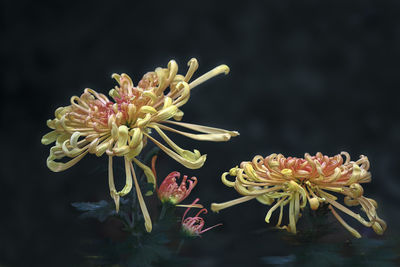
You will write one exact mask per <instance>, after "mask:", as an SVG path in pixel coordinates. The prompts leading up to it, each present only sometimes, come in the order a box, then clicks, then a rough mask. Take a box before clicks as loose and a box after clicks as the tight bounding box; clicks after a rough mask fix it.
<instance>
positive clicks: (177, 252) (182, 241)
mask: <svg viewBox="0 0 400 267" xmlns="http://www.w3.org/2000/svg"><path fill="white" fill-rule="evenodd" d="M184 243H185V239H184V238H182V239H181V241H180V242H179V245H178V248H177V249H176V254H179V252H181V249H182V247H183V244H184Z"/></svg>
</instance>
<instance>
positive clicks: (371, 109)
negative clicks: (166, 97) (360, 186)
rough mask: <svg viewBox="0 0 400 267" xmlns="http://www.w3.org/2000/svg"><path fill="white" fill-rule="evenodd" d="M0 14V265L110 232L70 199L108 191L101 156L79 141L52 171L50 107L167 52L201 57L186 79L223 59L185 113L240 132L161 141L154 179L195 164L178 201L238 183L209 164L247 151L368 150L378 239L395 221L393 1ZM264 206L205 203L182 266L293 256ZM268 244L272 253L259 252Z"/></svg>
mask: <svg viewBox="0 0 400 267" xmlns="http://www.w3.org/2000/svg"><path fill="white" fill-rule="evenodd" d="M0 14H1V23H0V24H1V25H2V27H1V28H0V29H1V30H0V33H1V45H0V49H1V54H0V56H1V63H2V64H1V65H2V71H1V79H0V85H1V91H0V96H1V99H2V104H1V105H0V108H1V112H0V118H1V125H2V127H1V132H0V136H1V140H2V142H1V143H2V147H3V152H2V153H1V154H0V157H1V162H2V163H1V169H0V170H1V174H0V176H1V178H0V188H1V194H0V199H1V202H0V203H1V207H2V213H1V218H0V266H80V265H81V264H82V262H83V257H84V255H82V254H83V253H82V249H81V247H82V246H83V244H84V243H85V240H90V239H91V238H104V239H106V238H111V239H113V238H114V237H115V236H117V235H118V233H115V231H117V230H116V229H115V225H113V224H111V223H107V222H106V223H99V222H96V221H94V220H79V219H78V216H79V213H78V212H77V211H75V210H74V209H73V208H72V207H71V202H78V201H99V200H102V199H107V200H108V198H109V191H108V183H107V158H106V157H102V158H96V157H95V156H93V155H89V156H86V157H85V158H84V159H83V160H82V161H81V162H80V163H79V164H77V165H75V166H74V167H72V168H70V169H68V170H66V171H64V172H61V173H53V172H51V171H50V170H49V169H48V168H47V167H46V158H47V156H48V153H49V149H50V146H44V145H42V144H41V143H40V139H41V137H42V136H43V135H44V134H46V133H47V132H48V131H49V129H48V128H47V126H46V120H47V119H50V118H53V117H54V110H55V109H56V108H57V107H60V106H66V105H68V104H69V99H70V97H71V96H73V95H80V94H81V93H82V91H83V89H84V88H87V87H89V88H92V89H95V90H96V91H98V92H101V93H104V94H107V93H108V91H109V90H110V89H111V88H112V87H114V86H115V81H114V80H112V79H111V74H112V73H114V72H115V73H127V74H129V75H130V76H131V77H132V79H133V81H134V83H135V84H137V82H138V81H139V80H140V79H141V77H142V75H143V74H144V73H146V72H148V71H152V70H154V69H155V68H156V67H158V66H162V67H165V66H166V65H167V63H168V61H169V60H170V59H175V60H176V61H177V63H178V64H179V66H180V73H185V72H186V69H187V67H186V63H187V62H188V61H189V59H190V58H192V57H196V58H197V59H198V61H199V64H200V66H199V69H198V71H197V72H196V74H195V77H197V76H199V75H200V74H202V73H205V72H207V71H208V70H210V69H211V68H213V67H215V66H217V65H219V64H227V65H228V66H229V67H230V68H231V72H230V73H229V74H228V75H227V76H224V75H221V76H218V77H216V78H214V79H212V80H210V81H208V82H207V83H205V84H203V85H201V86H199V87H197V88H195V89H194V91H193V93H192V95H191V98H190V101H189V102H188V103H187V104H186V105H185V106H184V107H183V111H184V112H185V116H184V118H183V121H186V122H192V123H196V124H200V125H208V126H213V127H218V128H223V129H230V130H237V131H239V132H240V134H241V135H240V136H239V137H236V138H233V139H232V140H231V141H229V142H226V143H211V142H199V141H193V140H190V139H188V138H185V137H182V136H174V135H172V134H171V136H172V137H173V139H174V141H176V143H177V144H179V145H180V146H181V147H183V148H186V149H190V150H193V149H199V150H200V151H201V152H202V153H204V154H207V155H208V157H207V161H206V164H205V166H204V167H203V168H202V169H199V170H189V169H186V168H184V167H183V166H181V165H179V164H177V163H176V162H174V161H173V160H172V159H170V158H169V157H167V156H166V155H165V154H161V155H160V157H159V161H158V162H159V165H158V172H159V177H165V176H166V175H167V174H168V173H170V172H171V171H174V170H177V171H180V172H181V173H184V174H187V175H192V176H197V177H198V179H199V184H198V185H197V187H196V188H195V190H194V191H193V193H192V194H191V196H190V197H189V199H188V201H189V200H192V199H194V198H196V197H200V199H201V202H202V203H203V204H204V205H205V206H207V207H209V205H210V204H211V203H212V202H223V201H227V200H231V199H233V198H236V197H238V194H237V193H236V191H234V190H233V189H231V188H227V187H226V186H224V185H223V184H222V183H221V181H220V175H221V174H222V172H224V171H227V170H229V169H230V168H231V167H234V166H236V165H238V164H239V163H240V162H241V161H247V160H251V159H252V158H253V156H255V155H258V154H260V155H263V156H267V155H269V154H271V153H282V154H284V155H286V156H296V157H302V156H303V155H304V153H305V152H309V153H311V154H315V153H316V152H318V151H321V152H322V153H324V154H327V155H335V154H338V153H340V152H341V151H348V152H349V153H350V155H351V156H352V158H353V159H358V157H359V156H360V155H367V156H368V158H369V159H370V162H371V169H370V171H371V173H372V177H373V178H372V182H371V183H370V184H366V185H365V186H364V189H365V195H367V196H368V197H372V198H374V199H376V200H377V201H378V203H379V210H378V213H379V215H380V217H381V218H383V219H384V220H386V221H387V223H388V230H387V232H386V233H385V235H384V236H383V237H381V239H382V238H383V239H390V238H391V237H393V236H396V235H398V234H399V230H400V228H399V223H400V215H399V214H400V213H399V211H400V208H399V206H398V205H399V200H400V180H399V175H398V173H397V167H398V166H399V156H398V155H399V153H398V148H399V145H400V122H399V115H400V105H399V97H398V94H397V92H398V89H399V87H400V75H399V72H400V65H399V64H400V63H399V62H400V48H399V47H400V3H399V2H398V1H351V3H350V2H349V1H324V2H323V3H322V2H320V1H286V0H280V1H266V2H264V3H263V2H261V1H245V2H244V3H242V4H240V5H235V4H232V3H231V2H217V1H197V2H189V1H186V2H180V3H174V2H171V1H162V2H153V1H140V2H134V1H126V2H121V1H112V2H109V3H105V2H101V1H95V2H85V3H83V2H80V3H73V2H71V1H60V2H58V3H55V2H51V3H44V2H42V3H39V2H37V1H4V2H2V3H1V4H0ZM120 163H121V164H122V162H120ZM121 168H122V165H121ZM120 178H121V179H122V180H123V177H122V176H120ZM122 183H123V181H120V184H122ZM146 201H149V202H152V201H153V202H154V201H155V200H154V199H153V200H151V198H148V200H146ZM188 201H187V202H188ZM267 210H268V207H267V206H264V205H262V204H260V203H258V202H257V201H250V202H247V203H243V204H241V205H238V206H235V207H232V208H230V209H226V210H223V211H221V212H220V213H219V214H215V213H212V212H210V213H209V214H207V215H206V224H207V225H213V224H216V223H219V222H222V223H223V227H219V228H216V229H214V230H212V231H210V232H207V233H206V234H204V235H203V237H202V238H200V239H197V240H193V242H190V243H187V244H185V246H184V248H183V250H182V255H184V256H186V257H189V258H191V259H193V261H192V263H191V266H242V265H245V264H246V265H248V266H258V265H261V266H262V265H263V264H264V263H265V264H267V263H271V264H273V259H278V260H279V259H284V260H287V261H289V262H290V261H291V259H292V258H291V257H292V256H291V255H293V254H294V252H293V251H292V248H291V247H290V246H288V245H287V243H286V242H284V241H282V238H280V236H279V234H277V233H276V232H274V231H271V230H270V229H271V227H272V226H273V225H274V222H275V221H273V223H272V224H271V225H267V224H266V223H265V222H264V217H265V214H266V212H267ZM275 215H276V216H277V214H275ZM276 216H274V218H275V219H276ZM329 216H330V217H332V216H331V215H329ZM344 217H345V216H344ZM345 219H346V221H347V222H348V223H349V224H350V225H352V226H354V227H355V228H356V229H358V230H359V231H360V232H361V233H362V234H363V235H365V236H366V237H367V238H372V239H375V238H377V237H376V235H375V233H373V232H371V231H370V229H366V228H365V227H363V226H361V225H360V224H359V223H358V222H356V221H355V220H353V219H351V218H349V217H345ZM300 221H301V220H300ZM332 223H333V224H337V225H338V226H339V227H338V228H337V231H336V233H335V235H334V236H333V237H331V238H332V240H333V239H335V238H336V239H338V240H342V241H343V242H344V240H347V241H348V240H352V237H351V236H350V235H349V234H348V233H347V232H346V231H345V230H344V229H342V227H341V226H340V225H339V224H338V223H337V222H336V221H335V220H334V219H333V220H332ZM378 239H379V238H378ZM394 249H396V250H397V251H399V247H396V248H394ZM370 256H372V255H370ZM271 257H272V258H271ZM273 257H276V258H273ZM279 257H286V258H279ZM314 257H315V258H316V259H315V260H321V259H323V257H322V256H321V257H322V258H321V257H320V256H318V255H317V256H315V255H314ZM372 257H373V256H372ZM266 258H267V259H269V260H271V259H272V262H271V261H269V260H267V261H264V262H263V261H262V260H260V259H266ZM280 263H282V262H280Z"/></svg>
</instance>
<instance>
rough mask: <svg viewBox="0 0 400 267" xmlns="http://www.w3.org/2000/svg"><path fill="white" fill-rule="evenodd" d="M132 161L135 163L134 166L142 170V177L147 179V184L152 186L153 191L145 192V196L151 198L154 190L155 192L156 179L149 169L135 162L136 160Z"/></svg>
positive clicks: (137, 161)
mask: <svg viewBox="0 0 400 267" xmlns="http://www.w3.org/2000/svg"><path fill="white" fill-rule="evenodd" d="M133 161H134V162H135V164H136V165H138V166H139V168H141V169H142V170H143V172H144V175H146V177H147V182H148V183H150V184H153V191H151V190H149V191H147V192H146V196H151V195H152V194H153V192H154V190H156V177H155V176H154V173H153V171H152V170H151V169H150V168H149V167H147V166H146V165H144V164H143V163H141V162H140V161H139V160H137V159H136V158H133Z"/></svg>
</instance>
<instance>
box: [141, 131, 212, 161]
mask: <svg viewBox="0 0 400 267" xmlns="http://www.w3.org/2000/svg"><path fill="white" fill-rule="evenodd" d="M144 135H146V136H147V137H148V138H149V139H150V140H151V141H152V142H153V143H154V144H156V145H157V146H158V147H159V148H161V149H162V150H163V151H164V152H165V153H166V154H167V155H168V156H170V157H171V158H173V159H174V160H176V161H177V162H179V163H180V164H182V165H183V166H185V167H186V168H189V169H198V168H201V167H202V166H203V165H204V162H205V161H206V158H207V155H202V156H200V157H198V158H197V159H196V160H189V159H187V158H185V157H182V156H180V155H179V154H177V153H175V152H174V151H172V150H171V149H169V148H167V147H166V146H164V145H163V144H161V143H160V142H158V141H157V140H156V139H154V138H153V137H151V136H150V135H148V134H146V133H144ZM188 152H190V151H188Z"/></svg>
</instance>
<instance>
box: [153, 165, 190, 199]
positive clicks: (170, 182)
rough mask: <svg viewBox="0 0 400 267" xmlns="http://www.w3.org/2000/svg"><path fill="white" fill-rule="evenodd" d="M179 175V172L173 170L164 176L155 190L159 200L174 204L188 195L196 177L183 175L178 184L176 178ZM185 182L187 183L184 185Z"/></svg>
mask: <svg viewBox="0 0 400 267" xmlns="http://www.w3.org/2000/svg"><path fill="white" fill-rule="evenodd" d="M180 176H181V174H180V173H179V172H176V171H175V172H171V173H170V174H168V176H167V177H165V179H164V181H163V182H162V183H161V185H160V187H159V188H158V190H157V193H158V198H159V199H160V200H161V202H163V203H170V204H172V205H176V204H179V203H181V202H182V201H183V200H184V199H185V198H186V197H187V196H189V194H190V192H191V191H192V189H193V188H194V187H195V186H196V184H197V178H196V177H192V178H190V179H187V178H188V177H187V175H184V176H183V179H182V182H181V184H180V185H178V183H177V182H176V180H177V179H179V177H180ZM186 183H188V185H186Z"/></svg>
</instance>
